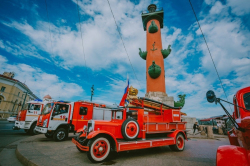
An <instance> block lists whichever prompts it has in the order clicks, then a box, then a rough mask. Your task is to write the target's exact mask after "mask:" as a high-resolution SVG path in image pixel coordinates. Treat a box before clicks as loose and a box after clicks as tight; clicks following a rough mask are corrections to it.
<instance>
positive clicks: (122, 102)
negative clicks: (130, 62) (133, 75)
mask: <svg viewBox="0 0 250 166" xmlns="http://www.w3.org/2000/svg"><path fill="white" fill-rule="evenodd" d="M128 90H129V79H128V76H127V86H126V88H125V90H124V94H123V96H122V99H121V102H120V105H119V106H124V105H125V102H128V101H127V100H126V99H127V96H128Z"/></svg>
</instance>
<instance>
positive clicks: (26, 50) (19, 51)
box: [0, 40, 50, 62]
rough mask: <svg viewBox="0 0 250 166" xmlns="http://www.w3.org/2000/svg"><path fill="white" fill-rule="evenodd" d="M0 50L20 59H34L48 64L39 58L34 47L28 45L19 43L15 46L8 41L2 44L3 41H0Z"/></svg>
mask: <svg viewBox="0 0 250 166" xmlns="http://www.w3.org/2000/svg"><path fill="white" fill-rule="evenodd" d="M0 48H1V49H3V50H5V51H7V52H9V53H11V54H12V55H16V56H18V57H20V58H24V57H35V58H38V59H42V60H45V61H47V62H50V60H49V59H47V58H45V57H43V56H41V55H40V54H39V53H38V51H37V49H36V47H34V46H33V45H31V44H28V43H19V44H18V45H17V44H13V43H11V42H9V41H5V42H4V41H3V40H0Z"/></svg>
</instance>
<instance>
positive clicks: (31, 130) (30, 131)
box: [29, 123, 38, 135]
mask: <svg viewBox="0 0 250 166" xmlns="http://www.w3.org/2000/svg"><path fill="white" fill-rule="evenodd" d="M35 128H36V123H33V124H32V125H31V128H30V129H29V134H31V135H36V134H38V133H37V131H36V130H35Z"/></svg>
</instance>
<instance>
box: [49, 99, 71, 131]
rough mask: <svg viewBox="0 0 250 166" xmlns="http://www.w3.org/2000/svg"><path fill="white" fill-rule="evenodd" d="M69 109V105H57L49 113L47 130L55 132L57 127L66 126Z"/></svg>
mask: <svg viewBox="0 0 250 166" xmlns="http://www.w3.org/2000/svg"><path fill="white" fill-rule="evenodd" d="M70 109H71V105H70V104H64V103H57V104H56V105H55V106H54V109H53V110H52V112H51V117H50V121H49V126H48V129H49V130H56V129H57V127H58V126H59V125H61V124H67V121H68V118H69V112H70V111H69V110H70Z"/></svg>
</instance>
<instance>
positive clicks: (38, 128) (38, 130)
mask: <svg viewBox="0 0 250 166" xmlns="http://www.w3.org/2000/svg"><path fill="white" fill-rule="evenodd" d="M35 130H36V131H37V132H38V133H42V134H46V133H47V131H48V128H45V127H39V126H36V128H35Z"/></svg>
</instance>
